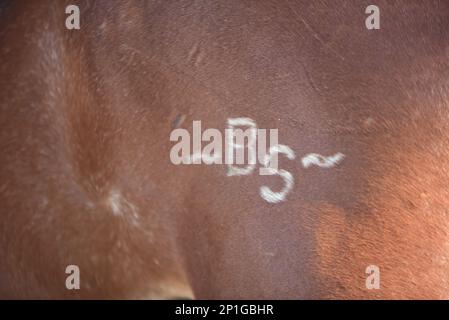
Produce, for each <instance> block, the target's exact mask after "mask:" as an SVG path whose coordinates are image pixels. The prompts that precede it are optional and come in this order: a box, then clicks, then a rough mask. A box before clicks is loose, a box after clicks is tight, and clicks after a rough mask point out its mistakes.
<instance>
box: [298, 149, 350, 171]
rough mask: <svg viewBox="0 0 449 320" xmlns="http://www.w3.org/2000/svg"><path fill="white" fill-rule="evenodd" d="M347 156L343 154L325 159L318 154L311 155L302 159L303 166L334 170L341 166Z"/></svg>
mask: <svg viewBox="0 0 449 320" xmlns="http://www.w3.org/2000/svg"><path fill="white" fill-rule="evenodd" d="M344 157H345V155H344V154H343V153H341V152H338V153H336V154H334V155H333V156H329V157H324V156H322V155H320V154H317V153H309V154H308V155H306V156H305V157H303V158H302V159H301V162H302V166H303V167H304V168H309V167H310V166H313V165H315V166H318V167H321V168H326V169H327V168H332V167H335V166H336V165H337V164H339V163H340V162H341V161H342V160H343V158H344Z"/></svg>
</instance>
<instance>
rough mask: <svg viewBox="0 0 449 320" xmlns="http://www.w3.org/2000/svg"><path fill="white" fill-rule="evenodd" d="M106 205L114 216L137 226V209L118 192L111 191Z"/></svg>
mask: <svg viewBox="0 0 449 320" xmlns="http://www.w3.org/2000/svg"><path fill="white" fill-rule="evenodd" d="M107 204H108V206H109V208H110V209H111V210H112V214H113V215H114V216H118V217H119V216H123V217H125V219H129V220H130V221H131V223H132V224H133V225H135V226H137V225H138V224H139V215H138V212H137V208H136V207H135V206H134V205H133V204H132V203H130V202H129V201H128V200H126V199H125V198H124V197H123V196H122V194H121V193H120V192H119V191H117V190H113V191H111V192H110V193H109V196H108V198H107Z"/></svg>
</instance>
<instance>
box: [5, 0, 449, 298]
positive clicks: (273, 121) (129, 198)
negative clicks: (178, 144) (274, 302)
mask: <svg viewBox="0 0 449 320" xmlns="http://www.w3.org/2000/svg"><path fill="white" fill-rule="evenodd" d="M69 2H70V1H58V2H55V1H47V0H40V1H6V2H4V1H3V2H2V3H3V5H2V6H0V127H1V131H0V148H1V154H0V297H2V298H171V297H196V298H291V299H297V298H448V297H449V296H448V293H449V282H448V281H449V276H448V259H449V234H448V231H449V219H448V209H447V208H448V205H449V201H448V200H449V194H448V192H449V179H448V177H449V176H448V172H449V160H448V158H449V104H448V101H449V100H448V98H449V97H448V93H449V91H448V88H449V68H448V56H449V47H448V44H449V32H448V30H449V16H448V12H449V2H448V1H444V0H441V1H425V2H423V1H396V2H394V3H391V2H387V1H384V0H379V1H376V2H377V3H376V5H377V6H378V7H379V8H380V10H381V29H380V30H367V29H366V28H365V23H364V21H365V18H366V17H367V15H366V14H365V8H366V7H367V6H368V5H369V4H370V3H369V2H367V1H342V2H341V1H338V2H336V1H314V2H310V1H290V0H283V1H270V0H266V1H241V0H239V1H234V0H231V1H205V0H196V1H193V0H192V1H165V0H164V1H162V0H155V1H137V0H136V1H133V0H127V1H118V0H117V1H115V0H108V1H106V0H98V1H87V0H85V1H84V0H80V1H76V4H77V5H78V6H79V7H80V9H81V29H80V30H67V29H66V28H65V19H66V17H67V15H66V13H65V7H66V5H68V4H69ZM236 117H249V118H251V119H253V120H254V121H256V122H257V124H258V126H259V127H260V128H267V129H269V128H278V129H279V142H280V143H282V144H284V145H287V146H289V147H290V148H291V149H292V150H294V152H295V154H296V158H295V160H288V159H287V158H285V157H283V156H281V157H280V167H281V168H282V169H285V170H287V171H289V172H290V173H291V174H292V175H293V177H294V180H295V184H294V187H293V189H292V190H291V192H290V193H289V194H288V195H287V198H286V200H285V201H283V202H281V203H278V204H269V203H267V202H265V201H264V200H263V199H261V197H260V195H259V188H260V186H262V185H267V186H269V187H270V188H272V189H273V190H277V189H280V188H282V186H283V182H282V179H280V178H279V177H272V176H259V175H258V174H257V173H256V172H254V173H253V174H251V175H247V176H232V177H227V176H226V167H225V166H224V165H222V166H220V165H214V166H206V165H192V166H183V165H180V166H175V165H173V164H172V163H171V162H170V158H169V153H170V148H171V147H172V145H173V143H172V142H170V141H169V136H170V132H171V131H172V130H173V129H174V128H175V127H180V128H186V129H188V130H191V126H192V121H193V120H201V121H202V123H203V125H204V126H207V127H209V128H218V129H220V130H224V129H225V127H226V120H227V119H229V118H236ZM336 152H342V153H344V154H345V158H344V161H342V163H341V164H339V165H338V166H337V167H334V168H332V169H323V168H319V167H311V168H309V169H305V168H303V167H301V163H300V159H301V158H302V157H303V156H305V155H306V154H309V153H319V154H322V155H330V154H335V153H336ZM72 264H74V265H77V266H79V268H80V271H81V289H80V290H72V291H71V290H67V289H66V287H65V280H66V277H67V276H68V275H67V274H66V273H65V269H66V266H67V265H72ZM369 265H377V266H379V268H380V271H381V288H380V289H379V290H368V289H366V287H365V279H366V277H367V274H365V269H366V267H367V266H369Z"/></svg>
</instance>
